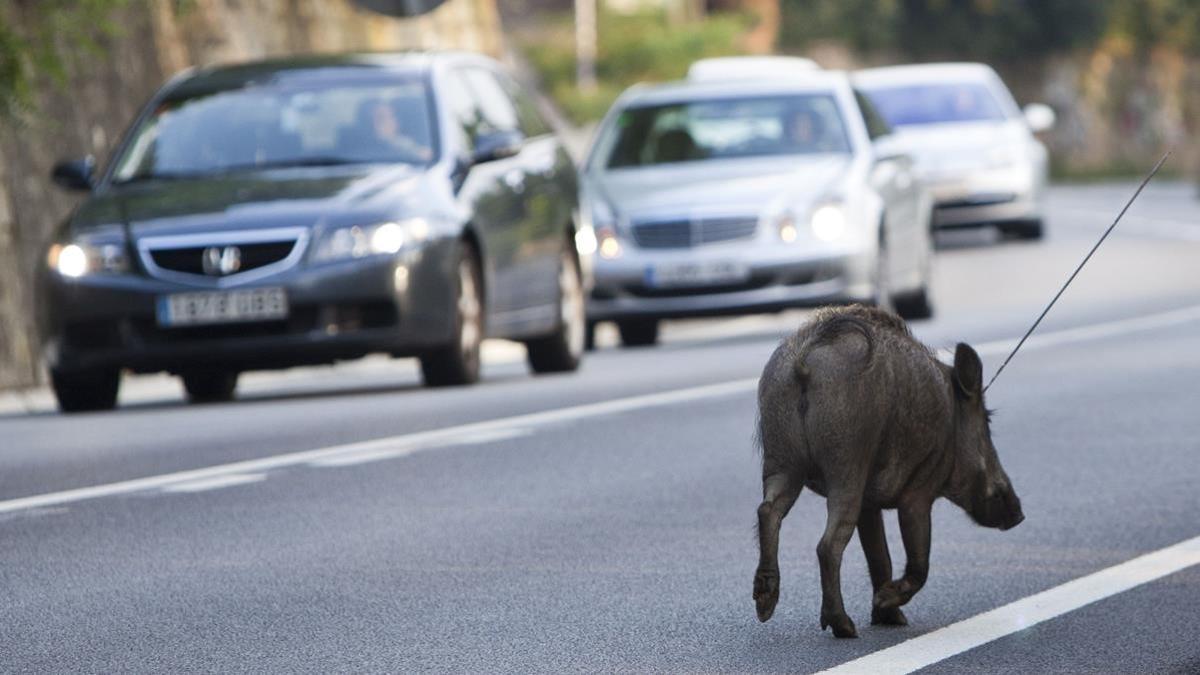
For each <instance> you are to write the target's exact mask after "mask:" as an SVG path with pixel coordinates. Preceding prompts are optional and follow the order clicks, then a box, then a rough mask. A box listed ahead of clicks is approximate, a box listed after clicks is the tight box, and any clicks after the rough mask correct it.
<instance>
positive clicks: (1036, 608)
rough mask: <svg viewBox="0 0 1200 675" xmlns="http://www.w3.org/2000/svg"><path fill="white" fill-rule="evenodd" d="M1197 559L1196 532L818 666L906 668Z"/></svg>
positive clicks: (885, 672) (881, 672)
mask: <svg viewBox="0 0 1200 675" xmlns="http://www.w3.org/2000/svg"><path fill="white" fill-rule="evenodd" d="M1197 564H1200V537H1195V538H1193V539H1188V540H1187V541H1183V542H1180V543H1178V544H1175V545H1174V546H1168V547H1166V548H1163V549H1159V550H1157V551H1154V552H1153V553H1147V554H1146V555H1143V556H1141V557H1138V558H1134V559H1133V560H1130V561H1128V562H1125V563H1121V564H1120V565H1115V566H1113V567H1109V568H1107V569H1103V570H1100V571H1099V572H1096V573H1094V574H1089V575H1087V576H1085V577H1081V578H1079V579H1075V580H1074V581H1068V582H1067V583H1065V584H1062V585H1061V586H1055V587H1054V588H1051V589H1050V590H1047V591H1042V592H1041V593H1038V594H1036V595H1031V596H1029V597H1027V598H1024V599H1022V600H1018V601H1016V602H1013V603H1011V604H1008V605H1005V606H1003V607H1000V608H997V609H993V610H991V611H990V612H984V613H983V614H979V615H976V616H973V617H971V618H970V619H966V620H964V621H959V622H958V623H954V624H951V625H949V626H946V627H944V628H939V629H937V630H935V631H933V632H930V633H926V634H925V635H922V636H920V637H915V638H913V639H911V640H907V641H905V642H901V643H900V644H898V645H895V646H893V647H888V648H887V649H881V650H879V651H877V652H873V653H871V654H868V655H867V656H864V657H862V658H859V659H855V660H853V661H848V662H846V663H843V664H842V665H840V666H837V667H835V668H830V669H829V670H825V671H822V674H823V675H824V674H829V675H832V674H834V673H837V674H844V673H872V674H874V675H891V674H896V675H899V674H901V673H911V672H913V671H914V670H919V669H921V668H924V667H926V666H929V665H932V664H934V663H938V662H939V661H944V660H946V659H948V658H950V657H952V656H954V655H956V654H961V653H963V652H965V651H967V650H968V649H974V648H975V647H978V646H980V645H984V644H987V643H988V642H991V641H993V640H997V639H999V638H1002V637H1004V636H1006V635H1011V634H1012V633H1016V632H1019V631H1022V630H1024V629H1026V628H1029V627H1030V626H1035V625H1037V624H1039V623H1041V622H1043V621H1047V620H1049V619H1053V618H1055V617H1057V616H1061V615H1063V614H1066V613H1067V612H1071V611H1074V610H1076V609H1079V608H1080V607H1083V606H1084V605H1089V604H1091V603H1093V602H1097V601H1099V600H1103V599H1104V598H1107V597H1109V596H1113V595H1116V594H1118V593H1121V592H1124V591H1127V590H1129V589H1131V588H1134V587H1137V586H1141V585H1142V584H1145V583H1149V582H1151V581H1154V580H1155V579H1161V578H1163V577H1165V576H1167V575H1169V574H1174V573H1175V572H1178V571H1180V570H1183V569H1186V568H1188V567H1191V566H1193V565H1197Z"/></svg>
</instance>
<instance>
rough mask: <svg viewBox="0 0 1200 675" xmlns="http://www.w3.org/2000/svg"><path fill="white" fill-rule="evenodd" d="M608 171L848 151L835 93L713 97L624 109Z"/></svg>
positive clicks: (612, 135)
mask: <svg viewBox="0 0 1200 675" xmlns="http://www.w3.org/2000/svg"><path fill="white" fill-rule="evenodd" d="M613 129H614V130H613V131H611V132H610V134H609V136H610V141H609V144H608V145H609V146H610V147H611V151H609V152H608V153H607V166H608V167H609V168H613V169H616V168H622V167H636V166H651V165H655V164H670V163H674V162H695V161H709V160H719V159H731V158H740V157H761V156H769V155H770V156H774V155H799V154H814V153H849V152H850V144H849V141H848V140H847V138H846V130H845V126H844V125H843V123H842V116H841V114H840V113H839V111H838V105H837V102H836V101H835V100H834V98H833V95H832V94H806V95H788V96H766V97H757V98H738V99H726V98H723V99H715V100H708V101H691V102H687V103H672V104H667V105H656V106H645V107H637V108H630V109H628V110H624V111H622V112H621V113H620V115H619V116H618V117H617V119H616V123H615V124H614V125H613Z"/></svg>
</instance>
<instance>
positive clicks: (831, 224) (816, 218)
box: [812, 204, 846, 242]
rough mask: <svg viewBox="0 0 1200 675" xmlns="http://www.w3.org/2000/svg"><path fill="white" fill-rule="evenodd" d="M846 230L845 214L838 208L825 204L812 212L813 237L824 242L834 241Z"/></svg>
mask: <svg viewBox="0 0 1200 675" xmlns="http://www.w3.org/2000/svg"><path fill="white" fill-rule="evenodd" d="M845 230H846V214H845V213H844V212H843V211H842V209H841V207H840V206H835V205H833V204H826V205H825V206H822V207H820V208H818V209H817V210H816V211H813V215H812V231H813V235H814V236H815V237H816V238H817V239H820V240H821V241H824V242H831V241H836V240H837V239H839V238H840V237H841V236H842V234H843V233H844V232H845Z"/></svg>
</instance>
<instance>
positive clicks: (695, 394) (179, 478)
mask: <svg viewBox="0 0 1200 675" xmlns="http://www.w3.org/2000/svg"><path fill="white" fill-rule="evenodd" d="M1196 319H1200V305H1195V306H1191V307H1185V308H1183V309H1177V310H1172V311H1169V312H1160V313H1157V314H1149V315H1146V316H1142V317H1135V318H1131V319H1122V320H1119V321H1107V322H1103V323H1097V324H1092V325H1090V326H1082V327H1079V328H1069V329H1066V330H1060V331H1053V332H1047V333H1043V334H1041V335H1040V336H1036V337H1034V338H1030V340H1029V342H1026V343H1025V344H1026V348H1027V349H1036V348H1039V347H1049V346H1052V345H1058V344H1062V343H1065V342H1078V341H1083V340H1093V339H1099V338H1103V337H1111V336H1114V335H1121V334H1125V333H1131V332H1135V331H1140V330H1149V329H1152V328H1163V327H1168V326H1174V325H1179V324H1182V323H1185V322H1188V321H1193V320H1196ZM1013 344H1015V341H1013V340H1001V341H997V342H986V343H980V344H979V345H978V347H977V349H979V350H980V351H981V352H983V353H987V354H993V353H1003V352H1004V351H1005V349H1006V348H1011V345H1013ZM1006 346H1007V347H1006ZM757 386H758V378H757V377H751V378H745V379H740V380H731V381H728V382H721V383H718V384H709V385H703V386H699V387H689V388H686V389H675V390H672V391H665V392H659V393H655V394H644V395H640V396H631V397H628V398H620V399H614V400H611V401H602V402H599V403H588V404H584V405H578V406H571V407H568V408H560V409H558V410H547V411H543V412H536V413H529V414H525V415H516V416H513V417H504V418H500V419H495V420H489V421H486V422H474V423H471V424H464V425H460V426H456V427H447V428H444V429H434V430H431V431H421V432H417V433H412V434H402V435H399V436H391V437H388V438H380V439H376V440H371V441H363V442H360V443H349V444H346V445H335V446H331V447H327V448H317V449H315V450H304V451H300V452H289V453H285V454H281V455H272V456H270V457H262V458H260V459H250V460H244V461H240V462H231V463H229V464H218V465H215V466H209V467H205V468H201V469H192V470H188V471H177V472H174V473H168V474H161V475H158V476H148V477H146V478H135V479H133V480H127V481H121V482H118V483H107V484H104V485H95V486H91V487H85V488H77V489H74V490H64V491H62V492H50V493H46V494H40V495H32V496H29V497H19V498H17V499H9V500H5V501H0V514H3V513H12V512H14V511H23V510H26V509H34V508H42V507H47V506H55V505H59V504H70V503H74V502H81V501H84V500H88V499H96V498H99V497H108V496H113V495H122V494H129V493H132V492H140V491H143V490H153V489H159V488H164V487H166V486H169V485H175V484H178V483H186V482H189V481H198V480H207V479H211V478H216V477H221V476H229V475H232V474H240V473H259V472H264V471H269V470H271V469H279V468H283V467H290V466H297V465H301V464H309V465H314V466H338V465H348V464H350V463H352V461H351V459H350V458H351V457H355V456H357V457H359V458H360V461H373V460H377V459H387V458H389V457H402V456H404V455H407V454H412V453H413V452H418V451H420V450H428V449H432V448H438V447H446V446H451V445H462V444H466V443H471V442H487V438H488V437H487V436H483V438H484V440H483V441H473V440H472V439H478V438H480V437H481V436H480V434H496V433H501V434H504V433H511V432H512V431H513V430H514V429H518V428H534V427H539V426H544V425H549V424H557V423H561V422H568V421H574V420H579V419H585V418H589V417H599V416H602V415H613V414H617V413H623V412H630V411H634V410H640V409H643V408H650V407H657V406H664V405H674V404H676V403H687V402H690V401H699V400H703V399H707V398H716V397H719V396H730V395H733V394H741V393H745V392H750V391H754V389H755V388H756V387H757ZM364 458H365V459H364ZM339 459H342V460H344V461H341V462H339V461H338V460H339Z"/></svg>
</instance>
